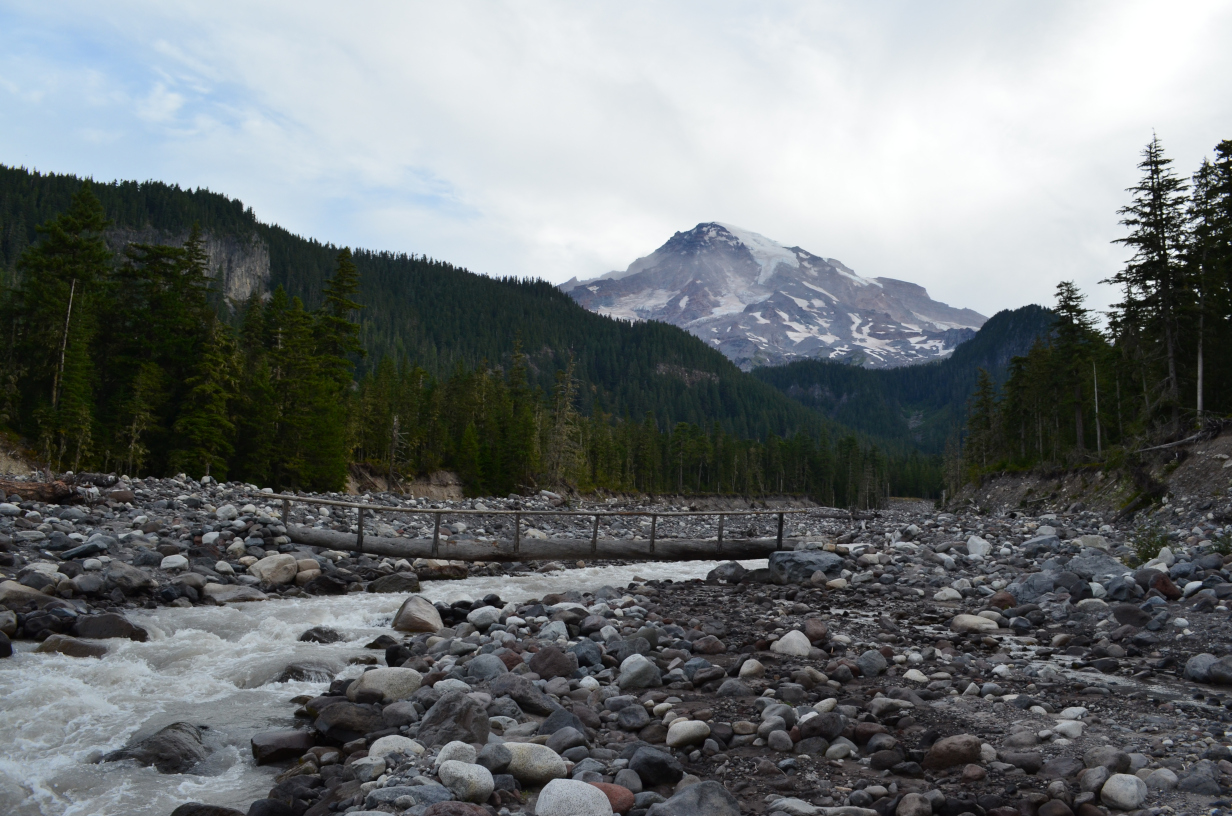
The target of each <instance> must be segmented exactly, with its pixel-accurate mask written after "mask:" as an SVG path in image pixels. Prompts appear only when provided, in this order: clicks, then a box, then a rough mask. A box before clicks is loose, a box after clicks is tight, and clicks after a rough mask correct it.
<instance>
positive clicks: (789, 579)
mask: <svg viewBox="0 0 1232 816" xmlns="http://www.w3.org/2000/svg"><path fill="white" fill-rule="evenodd" d="M768 566H769V569H770V575H771V577H772V578H773V579H774V580H775V582H777V583H780V584H802V583H804V582H806V581H808V579H809V578H812V577H813V573H814V572H824V573H825V574H826V575H831V574H834V575H837V574H838V573H839V572H841V571H842V569H843V558H842V556H839V555H835V554H834V553H830V552H825V551H821V550H793V551H788V552H775V553H770V563H769V565H768Z"/></svg>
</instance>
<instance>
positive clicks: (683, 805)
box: [646, 782, 821, 816]
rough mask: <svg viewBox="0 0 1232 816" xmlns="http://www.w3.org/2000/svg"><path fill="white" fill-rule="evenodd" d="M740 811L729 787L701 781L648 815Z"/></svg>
mask: <svg viewBox="0 0 1232 816" xmlns="http://www.w3.org/2000/svg"><path fill="white" fill-rule="evenodd" d="M818 812H819V813H820V812H821V811H820V810H819V811H818ZM740 813H741V810H740V803H739V802H738V801H737V800H736V797H734V796H732V795H731V793H730V792H729V791H728V790H727V788H725V787H723V786H722V785H721V784H720V783H718V782H699V783H697V784H696V785H689V786H688V787H687V788H685V789H684V790H682V791H680V793H677V794H676V795H675V796H673V797H672V798H671V799H668V800H667V801H666V802H660V803H658V804H656V805H651V807H650V810H648V811H647V812H646V816H740Z"/></svg>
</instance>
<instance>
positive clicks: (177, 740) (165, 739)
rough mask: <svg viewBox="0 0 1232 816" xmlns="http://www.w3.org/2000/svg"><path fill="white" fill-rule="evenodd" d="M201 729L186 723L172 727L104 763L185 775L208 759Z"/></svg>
mask: <svg viewBox="0 0 1232 816" xmlns="http://www.w3.org/2000/svg"><path fill="white" fill-rule="evenodd" d="M205 755H206V750H205V745H204V743H202V741H201V729H200V728H198V727H197V726H195V725H191V724H189V723H186V722H177V723H172V724H171V725H169V726H167V727H166V728H164V729H162V730H161V731H158V732H157V733H155V734H153V735H151V736H149V737H146V738H145V739H143V740H140V741H138V742H135V743H130V744H129V745H127V746H125V747H124V748H121V749H120V750H118V751H112V752H111V753H110V754H107V755H106V756H104V757H103V760H102V761H103V762H118V761H120V760H124V759H131V760H134V761H135V762H138V763H140V764H141V765H153V766H154V767H155V768H157V769H158V772H159V773H165V774H170V773H184V772H186V771H188V770H189V769H190V768H192V767H193V766H194V765H196V764H197V763H198V762H200V761H201V760H203V759H205Z"/></svg>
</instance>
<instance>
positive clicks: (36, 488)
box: [0, 479, 77, 504]
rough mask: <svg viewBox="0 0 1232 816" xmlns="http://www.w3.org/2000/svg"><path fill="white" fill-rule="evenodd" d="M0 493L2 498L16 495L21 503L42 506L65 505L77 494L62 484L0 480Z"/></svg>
mask: <svg viewBox="0 0 1232 816" xmlns="http://www.w3.org/2000/svg"><path fill="white" fill-rule="evenodd" d="M0 493H3V494H4V496H12V495H14V494H16V495H18V496H21V498H22V501H34V502H43V503H44V504H67V503H68V502H71V501H73V500H74V499H75V498H76V497H77V492H76V491H75V490H73V488H71V487H69V486H68V485H66V484H65V483H64V482H23V481H18V480H16V479H0Z"/></svg>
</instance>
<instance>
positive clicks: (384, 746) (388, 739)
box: [368, 709, 424, 759]
mask: <svg viewBox="0 0 1232 816" xmlns="http://www.w3.org/2000/svg"><path fill="white" fill-rule="evenodd" d="M386 711H388V709H386ZM381 713H382V714H384V713H386V712H385V711H383V712H381ZM423 752H424V747H423V746H422V745H420V744H419V743H418V742H416V741H415V740H413V739H410V738H409V737H403V736H399V735H398V734H387V735H386V736H384V737H381V738H380V739H378V740H377V741H376V742H374V743H372V744H371V745H369V746H368V756H370V757H376V758H377V759H385V757H387V756H389V755H391V754H402V755H403V756H408V757H416V756H422V755H423Z"/></svg>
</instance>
